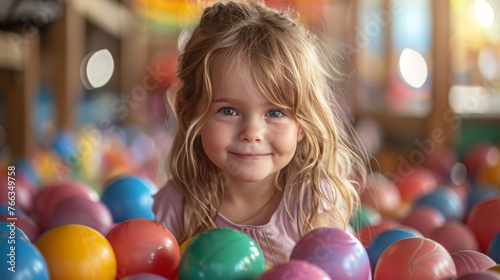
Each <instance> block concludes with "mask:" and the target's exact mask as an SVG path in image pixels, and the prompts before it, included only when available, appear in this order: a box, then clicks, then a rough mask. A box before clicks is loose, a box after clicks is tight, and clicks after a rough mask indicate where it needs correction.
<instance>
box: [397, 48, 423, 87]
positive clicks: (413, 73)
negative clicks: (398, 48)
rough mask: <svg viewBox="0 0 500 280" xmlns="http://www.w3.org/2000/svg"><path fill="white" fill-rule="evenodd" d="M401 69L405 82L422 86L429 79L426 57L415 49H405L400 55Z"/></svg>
mask: <svg viewBox="0 0 500 280" xmlns="http://www.w3.org/2000/svg"><path fill="white" fill-rule="evenodd" d="M399 71H400V73H401V77H403V80H404V81H405V83H407V84H408V85H409V86H411V87H413V88H420V87H422V86H423V85H424V83H425V81H426V80H427V75H428V69H427V63H426V62H425V59H424V57H423V56H422V55H421V54H420V53H419V52H417V51H416V50H413V49H408V48H407V49H404V50H403V51H402V52H401V55H400V56H399Z"/></svg>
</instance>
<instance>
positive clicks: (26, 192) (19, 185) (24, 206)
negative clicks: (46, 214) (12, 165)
mask: <svg viewBox="0 0 500 280" xmlns="http://www.w3.org/2000/svg"><path fill="white" fill-rule="evenodd" d="M11 178H14V179H15V181H11V182H12V183H14V185H9V180H8V178H7V176H4V175H3V174H0V192H1V193H2V195H0V204H5V205H7V204H8V203H9V202H10V201H11V199H10V198H11V197H12V196H11V195H8V193H9V192H12V191H14V192H15V203H16V205H15V208H16V209H20V210H22V211H24V212H25V213H26V214H30V213H31V212H32V211H33V200H34V198H35V188H36V187H35V186H34V183H33V182H32V181H31V180H30V179H29V178H28V177H27V175H24V174H23V173H21V172H17V173H16V174H15V175H14V176H13V177H11ZM12 183H11V184H12ZM12 187H14V188H12ZM9 188H10V189H9Z"/></svg>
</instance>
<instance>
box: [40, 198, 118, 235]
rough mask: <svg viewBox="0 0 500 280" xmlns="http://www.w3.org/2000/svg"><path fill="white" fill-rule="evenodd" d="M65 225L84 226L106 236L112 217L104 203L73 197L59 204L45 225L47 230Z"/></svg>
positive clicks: (111, 223) (111, 224)
mask: <svg viewBox="0 0 500 280" xmlns="http://www.w3.org/2000/svg"><path fill="white" fill-rule="evenodd" d="M65 224H80V225H86V226H89V227H91V228H93V229H95V230H97V231H99V232H100V233H101V234H103V235H106V234H108V232H109V230H110V229H111V227H112V226H113V217H112V216H111V212H110V211H109V209H108V207H106V205H104V203H102V202H100V201H93V200H90V199H89V198H87V197H83V196H74V197H68V198H65V199H63V200H62V201H61V202H59V203H58V204H57V205H56V206H55V208H54V211H52V215H51V216H50V218H49V219H48V221H47V223H46V225H47V226H48V227H49V228H52V227H55V226H60V225H65Z"/></svg>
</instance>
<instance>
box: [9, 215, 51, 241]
mask: <svg viewBox="0 0 500 280" xmlns="http://www.w3.org/2000/svg"><path fill="white" fill-rule="evenodd" d="M12 217H13V216H10V215H9V214H8V213H5V214H1V215H0V221H4V222H7V223H9V222H12V220H9V218H12ZM15 218H16V220H15V222H16V226H17V227H18V228H19V229H20V230H22V231H23V232H24V233H25V234H26V236H28V239H29V240H30V241H31V242H35V241H36V239H37V238H38V236H40V234H42V230H41V229H40V227H39V226H38V225H37V224H36V223H35V222H34V221H33V220H32V219H31V218H30V217H28V216H23V215H16V216H15Z"/></svg>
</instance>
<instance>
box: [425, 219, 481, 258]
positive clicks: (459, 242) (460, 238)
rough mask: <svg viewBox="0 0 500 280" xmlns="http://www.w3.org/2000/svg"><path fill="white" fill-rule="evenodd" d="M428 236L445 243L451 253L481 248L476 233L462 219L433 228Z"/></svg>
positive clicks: (442, 243)
mask: <svg viewBox="0 0 500 280" xmlns="http://www.w3.org/2000/svg"><path fill="white" fill-rule="evenodd" d="M427 237H428V238H430V239H432V240H434V241H436V242H438V243H439V244H441V245H443V247H444V248H445V249H446V250H448V252H450V254H451V253H454V252H457V251H460V250H475V251H477V250H478V249H479V246H478V243H477V239H476V236H475V235H474V233H473V232H472V231H471V230H470V229H469V228H468V227H467V226H466V225H465V224H464V223H462V222H460V221H450V222H447V223H445V224H444V225H442V226H440V227H438V228H435V229H433V230H432V231H431V232H430V233H429V234H428V236H427Z"/></svg>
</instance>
